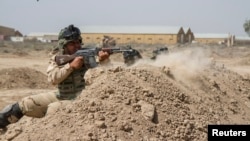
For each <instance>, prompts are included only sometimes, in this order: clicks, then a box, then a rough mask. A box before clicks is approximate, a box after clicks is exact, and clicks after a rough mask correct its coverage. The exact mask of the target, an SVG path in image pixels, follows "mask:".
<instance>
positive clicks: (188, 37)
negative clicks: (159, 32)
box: [183, 27, 194, 43]
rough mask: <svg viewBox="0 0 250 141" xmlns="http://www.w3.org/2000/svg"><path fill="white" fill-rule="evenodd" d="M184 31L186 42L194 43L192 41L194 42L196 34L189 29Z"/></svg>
mask: <svg viewBox="0 0 250 141" xmlns="http://www.w3.org/2000/svg"><path fill="white" fill-rule="evenodd" d="M183 30H184V32H185V42H186V43H192V41H193V40H194V33H193V32H192V31H191V29H190V28H189V27H188V28H183Z"/></svg>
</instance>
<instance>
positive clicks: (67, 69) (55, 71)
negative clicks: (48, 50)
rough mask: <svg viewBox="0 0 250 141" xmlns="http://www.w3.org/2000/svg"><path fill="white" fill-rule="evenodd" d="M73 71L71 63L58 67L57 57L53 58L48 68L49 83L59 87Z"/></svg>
mask: <svg viewBox="0 0 250 141" xmlns="http://www.w3.org/2000/svg"><path fill="white" fill-rule="evenodd" d="M72 71H73V68H72V67H71V66H70V64H69V63H67V64H65V65H63V66H58V65H57V64H56V62H55V56H53V57H52V58H51V59H50V61H49V66H48V68H47V76H48V81H49V82H50V83H52V84H53V85H57V84H59V83H60V82H62V81H63V80H64V79H65V78H67V77H68V76H69V75H70V73H71V72H72Z"/></svg>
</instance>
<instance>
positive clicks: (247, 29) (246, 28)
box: [243, 20, 250, 36]
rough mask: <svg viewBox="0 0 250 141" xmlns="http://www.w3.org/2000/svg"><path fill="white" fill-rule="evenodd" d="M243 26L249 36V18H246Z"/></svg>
mask: <svg viewBox="0 0 250 141" xmlns="http://www.w3.org/2000/svg"><path fill="white" fill-rule="evenodd" d="M243 27H244V29H245V32H246V33H247V34H248V36H250V20H246V21H245V23H244V25H243Z"/></svg>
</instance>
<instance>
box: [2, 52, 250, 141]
mask: <svg viewBox="0 0 250 141" xmlns="http://www.w3.org/2000/svg"><path fill="white" fill-rule="evenodd" d="M86 79H87V81H88V82H89V84H90V85H88V86H87V87H86V89H85V90H84V91H83V92H82V95H81V96H80V97H79V98H78V99H77V100H75V101H74V102H73V103H72V104H70V105H67V106H66V107H62V108H61V109H60V110H59V111H57V112H56V113H55V114H53V115H47V116H46V117H44V118H42V119H34V118H27V117H25V118H23V119H22V120H20V121H19V122H18V123H16V124H12V125H10V126H9V127H8V128H9V129H8V131H7V132H6V133H4V134H3V135H1V138H2V139H13V140H14V141H22V140H63V141H64V140H65V141H73V140H74V141H75V140H84V141H85V140H95V141H97V140H122V141H125V140H134V141H136V140H145V141H146V140H186V141H189V140H199V141H201V140H203V141H205V140H207V125H208V124H249V121H250V110H249V108H250V95H249V94H250V89H249V88H250V80H249V79H243V78H242V76H241V75H239V74H237V73H235V72H233V71H231V70H229V69H227V68H225V67H224V66H223V65H220V64H216V63H213V62H211V60H209V58H207V57H206V55H205V54H202V52H200V51H191V52H184V53H181V54H179V53H176V54H172V55H169V56H167V57H166V56H162V57H159V59H158V60H156V62H143V61H142V62H138V64H136V65H134V66H132V67H129V68H125V67H116V68H96V69H92V70H89V71H88V72H87V74H86Z"/></svg>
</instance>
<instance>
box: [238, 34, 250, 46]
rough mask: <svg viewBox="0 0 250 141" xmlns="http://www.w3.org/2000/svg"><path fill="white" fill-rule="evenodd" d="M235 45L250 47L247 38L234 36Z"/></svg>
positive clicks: (249, 38) (248, 38) (249, 40)
mask: <svg viewBox="0 0 250 141" xmlns="http://www.w3.org/2000/svg"><path fill="white" fill-rule="evenodd" d="M235 44H236V45H250V37H248V36H236V37H235Z"/></svg>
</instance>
